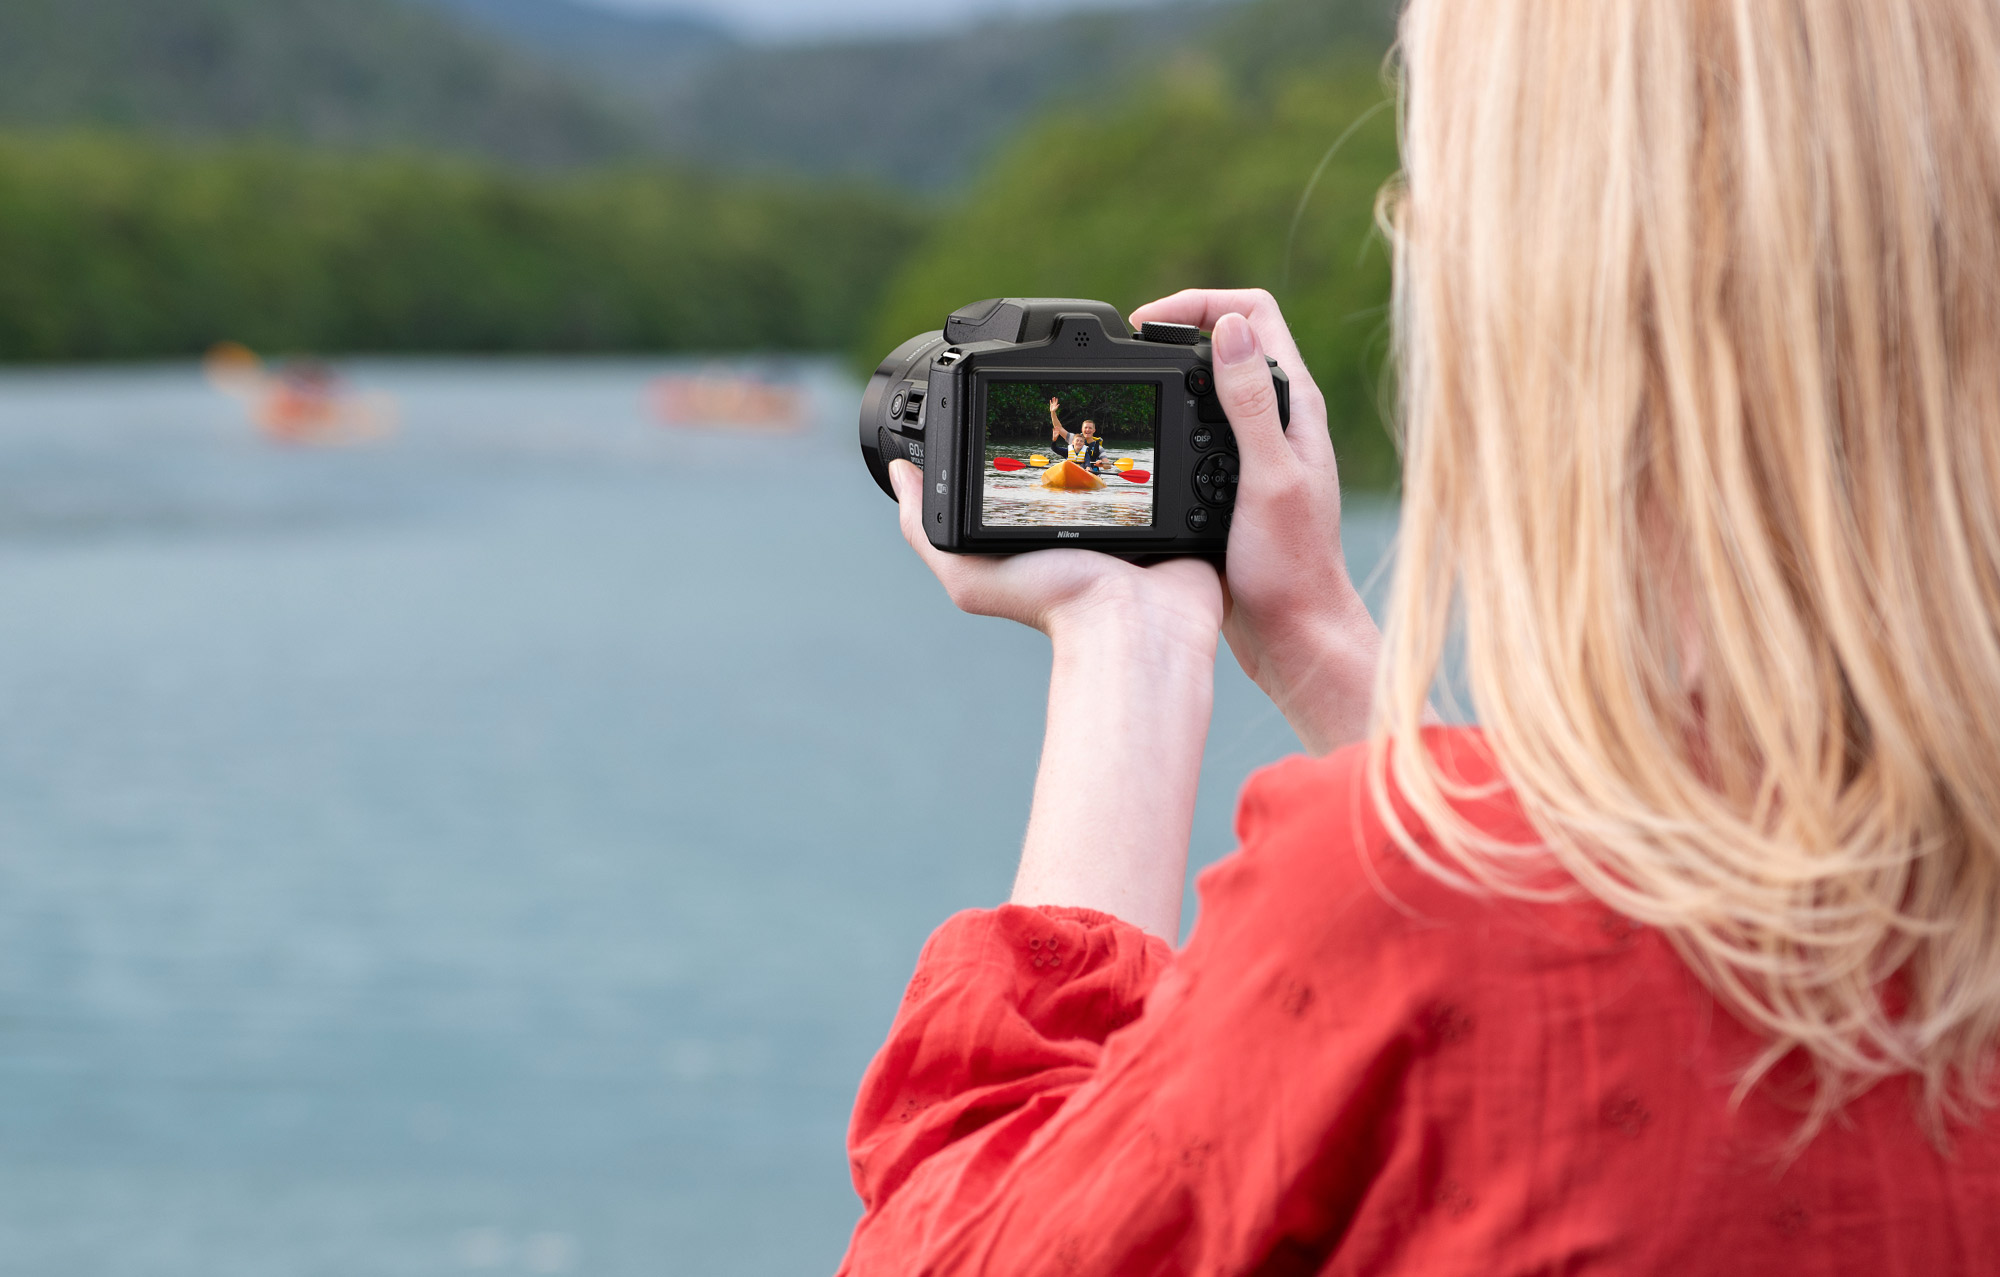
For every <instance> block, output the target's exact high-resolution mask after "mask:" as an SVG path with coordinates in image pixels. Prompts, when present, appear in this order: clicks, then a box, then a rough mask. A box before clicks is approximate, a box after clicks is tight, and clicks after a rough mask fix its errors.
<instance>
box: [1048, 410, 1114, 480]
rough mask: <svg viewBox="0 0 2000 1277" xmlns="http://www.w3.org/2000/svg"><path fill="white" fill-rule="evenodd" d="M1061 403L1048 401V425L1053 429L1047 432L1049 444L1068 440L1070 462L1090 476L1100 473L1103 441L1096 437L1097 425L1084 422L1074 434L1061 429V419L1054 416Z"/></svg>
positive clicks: (1091, 422) (1092, 422) (1102, 458)
mask: <svg viewBox="0 0 2000 1277" xmlns="http://www.w3.org/2000/svg"><path fill="white" fill-rule="evenodd" d="M1061 403H1062V400H1060V399H1051V400H1049V425H1050V426H1052V427H1054V429H1053V430H1051V431H1050V432H1049V442H1050V443H1052V444H1053V443H1057V442H1060V441H1061V440H1063V439H1068V440H1069V459H1070V461H1071V462H1072V463H1073V464H1075V465H1079V466H1082V467H1083V468H1084V469H1085V470H1088V471H1090V473H1092V474H1098V473H1101V471H1102V469H1103V466H1102V463H1103V460H1104V441H1103V440H1102V439H1099V438H1098V437H1097V423H1096V422H1094V421H1086V422H1084V423H1083V425H1082V426H1080V427H1078V428H1077V429H1076V430H1075V431H1074V432H1072V431H1069V430H1065V429H1063V423H1062V418H1061V417H1058V416H1057V415H1056V408H1057V407H1058V406H1060V405H1061Z"/></svg>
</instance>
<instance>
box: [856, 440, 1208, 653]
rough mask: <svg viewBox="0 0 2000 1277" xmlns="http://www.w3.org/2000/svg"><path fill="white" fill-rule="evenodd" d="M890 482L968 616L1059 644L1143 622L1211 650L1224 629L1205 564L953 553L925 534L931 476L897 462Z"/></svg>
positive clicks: (915, 542) (914, 538)
mask: <svg viewBox="0 0 2000 1277" xmlns="http://www.w3.org/2000/svg"><path fill="white" fill-rule="evenodd" d="M889 481H890V482H891V483H892V484H894V485H895V488H896V500H897V502H898V503H899V505H900V506H901V511H902V528H903V539H904V540H906V541H908V542H909V543H910V548H911V549H913V550H915V551H916V552H917V557H918V558H920V559H922V560H923V561H924V565H925V566H926V567H928V568H930V570H931V571H932V573H934V574H935V575H936V576H937V579H938V580H939V582H941V583H942V584H943V585H944V588H945V593H947V594H949V595H950V596H951V601H952V602H953V603H956V604H957V605H958V606H959V608H960V609H961V610H963V611H967V612H971V613H974V614H976V615H979V616H997V617H1002V618H1004V619H1006V620H1009V621H1019V622H1020V623H1021V624H1023V625H1028V626H1032V627H1034V628H1035V629H1038V630H1040V631H1041V632H1042V633H1044V634H1047V635H1049V636H1050V637H1051V638H1054V637H1056V636H1057V631H1058V630H1065V629H1069V628H1074V627H1084V626H1088V625H1091V624H1094V623H1099V622H1108V621H1117V622H1120V623H1131V622H1134V621H1143V622H1144V623H1145V625H1146V627H1147V628H1148V629H1153V628H1156V627H1164V628H1166V629H1169V630H1171V631H1173V632H1176V633H1185V635H1186V637H1188V638H1190V639H1193V640H1195V641H1197V642H1206V643H1207V644H1208V645H1209V646H1210V647H1211V648H1212V647H1213V645H1214V643H1215V638H1216V635H1217V634H1218V633H1219V632H1220V631H1221V629H1222V583H1221V581H1220V579H1219V578H1218V577H1217V576H1216V573H1215V569H1214V568H1213V567H1211V566H1210V565H1209V564H1207V563H1205V562H1203V561H1201V560H1198V559H1170V560H1168V561H1167V562H1165V563H1156V564H1154V565H1153V566H1151V567H1144V568H1141V567H1135V566H1133V565H1132V564H1130V563H1127V562H1125V561H1124V560H1122V559H1114V558H1112V557H1111V556H1110V555H1107V554H1098V553H1096V552H1094V551H1090V550H1083V549H1075V550H1071V549H1062V550H1036V551H1033V552H1032V553H1028V554H1011V555H1005V556H995V555H976V554H947V553H945V552H944V551H942V550H939V549H937V548H935V547H934V546H932V545H931V543H930V538H929V537H927V536H925V535H924V508H923V506H924V491H923V489H924V477H923V472H922V471H920V470H918V469H917V468H916V467H915V466H913V465H911V464H910V463H909V462H907V461H895V462H891V463H890V466H889Z"/></svg>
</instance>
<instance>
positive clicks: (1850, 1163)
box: [842, 731, 2000, 1277]
mask: <svg viewBox="0 0 2000 1277" xmlns="http://www.w3.org/2000/svg"><path fill="white" fill-rule="evenodd" d="M1429 744H1430V746H1431V748H1432V750H1433V751H1434V752H1435V753H1437V754H1438V755H1439V756H1440V757H1442V758H1444V759H1445V760H1446V762H1447V764H1448V765H1449V766H1451V767H1452V768H1453V769H1455V770H1456V771H1457V772H1458V773H1459V774H1461V775H1463V776H1464V777H1465V778H1466V779H1468V780H1471V781H1483V780H1494V779H1495V772H1494V768H1493V766H1492V764H1491V762H1490V760H1489V759H1488V758H1487V756H1486V754H1485V751H1484V749H1483V748H1482V746H1481V742H1480V738H1479V737H1478V735H1477V733H1474V732H1468V731H1439V732H1435V733H1432V734H1430V736H1429ZM1363 761H1364V760H1363V755H1362V753H1361V752H1360V751H1359V750H1348V751H1344V752H1342V753H1340V754H1336V755H1334V756H1333V757H1331V758H1327V759H1321V760H1311V759H1292V760H1289V761H1287V762H1284V763H1280V764H1278V765H1277V766H1275V767H1271V768H1268V769H1266V770H1265V771H1263V772H1261V773H1259V774H1258V775H1257V776H1255V777H1253V778H1252V779H1251V781H1250V783H1249V784H1248V785H1247V786H1246V787H1245V789H1244V793H1243V799H1242V804H1241V807H1240V809H1239V811H1238V815H1237V834H1238V837H1239V839H1240V841H1241V844H1242V847H1241V850H1240V851H1238V852H1237V854H1235V855H1234V856H1231V857H1230V858H1229V859H1227V860H1225V861H1223V862H1221V863H1220V864H1217V865H1215V866H1214V867H1212V868H1210V869H1209V870H1207V871H1206V872H1205V873H1203V874H1202V876H1201V882H1200V889H1201V898H1202V906H1201V915H1200V920H1199V924H1198V925H1197V926H1196V928H1195V930H1194V934H1193V937H1192V938H1191V940H1190V941H1189V943H1188V945H1187V947H1186V948H1185V949H1183V950H1182V951H1181V952H1180V953H1178V954H1176V953H1174V952H1172V951H1171V950H1170V949H1169V948H1168V947H1167V946H1166V945H1165V944H1163V943H1162V942H1161V941H1159V940H1157V939H1154V938H1151V937H1148V936H1146V935H1145V934H1143V933H1142V932H1140V931H1139V930H1138V929H1136V928H1134V927H1132V926H1129V925H1127V924H1125V923H1122V922H1119V921H1118V920H1117V919H1115V918H1112V917H1109V916H1107V915H1104V914H1099V913H1093V912H1091V911H1089V910H1084V909H1026V908H1019V907H1014V906H1008V907H1005V908H1001V909H997V910H990V911H980V912H970V913H963V914H960V915H958V916H957V917H955V918H952V919H951V920H950V921H948V922H946V923H945V924H944V926H942V927H940V928H939V929H938V931H937V933H936V934H935V935H933V936H932V937H931V940H930V943H929V944H928V945H926V946H925V949H924V952H923V956H922V957H921V958H920V959H919V961H918V964H917V971H916V975H915V977H914V978H913V979H912V980H911V981H910V986H909V991H908V993H907V994H906V995H905V996H904V999H903V1005H902V1009H901V1011H900V1012H899V1014H898V1015H897V1017H896V1022H895V1026H894V1028H893V1029H891V1031H890V1034H889V1040H888V1042H887V1043H886V1044H885V1045H884V1046H883V1048H882V1051H881V1054H880V1055H878V1056H877V1057H876V1059H875V1062H874V1063H873V1065H871V1066H870V1068H869V1070H868V1074H867V1077H866V1078H865V1080H864V1081H863V1083H862V1086H861V1094H860V1097H859V1100H858V1102H857V1103H856V1105H855V1110H854V1122H853V1129H852V1131H851V1134H850V1140H849V1148H850V1152H851V1154H852V1158H853V1169H854V1182H855V1187H856V1188H857V1189H858V1190H859V1191H860V1193H861V1198H862V1201H863V1202H864V1203H865V1205H866V1208H867V1213H866V1214H865V1216H864V1217H863V1218H862V1220H861V1223H860V1225H859V1226H858V1227H857V1228H856V1229H855V1233H854V1239H853V1243H852V1245H851V1247H850V1249H849V1251H848V1254H847V1259H846V1262H845V1264H844V1265H843V1267H842V1272H844V1273H849V1274H855V1275H857V1277H858V1275H861V1274H897V1275H898V1277H901V1275H905V1274H917V1273H934V1274H945V1273H951V1274H968V1273H981V1274H1017V1273H1018V1274H1044V1273H1047V1274H1086V1273H1118V1274H1140V1273H1176V1274H1177V1273H1216V1274H1221V1273H1232V1274H1233V1273H1266V1274H1277V1273H1383V1272H1398V1273H1423V1274H1453V1273H1465V1274H1474V1273H1476V1274H1481V1277H1501V1275H1504V1274H1513V1273H1519V1274H1526V1273H1538V1274H1550V1273H1584V1272H1590V1273H1675V1274H1683V1273H1702V1274H1716V1273H1746V1274H1747V1273H1755V1274H1760V1275H1761V1274H1768V1273H1779V1272H1782V1273H1814V1274H1819V1273H1857V1274H1858V1273H1867V1274H1894V1273H1908V1274H1924V1275H1926V1277H1928V1275H1931V1274H1939V1273H1965V1272H1982V1271H1983V1272H2000V1121H1994V1120H1991V1119H1989V1120H1986V1121H1985V1122H1983V1123H1982V1124H1980V1125H1978V1126H1974V1127H1964V1126H1960V1127H1956V1128H1954V1130H1953V1131H1952V1133H1951V1140H1950V1145H1949V1148H1948V1150H1947V1151H1942V1152H1941V1151H1939V1150H1938V1149H1937V1148H1935V1147H1933V1146H1932V1144H1931V1143H1929V1142H1928V1141H1927V1140H1926V1138H1925V1136H1924V1135H1923V1133H1922V1131H1921V1128H1920V1127H1919V1125H1918V1123H1917V1120H1916V1098H1915V1094H1916V1088H1915V1087H1914V1086H1913V1085H1910V1084H1908V1083H1906V1082H1903V1081H1898V1082H1894V1083H1886V1084H1883V1085H1879V1086H1877V1087H1875V1088H1874V1089H1872V1090H1871V1091H1869V1092H1868V1093H1867V1094H1866V1095H1864V1096H1862V1097H1861V1098H1859V1099H1858V1100H1856V1101H1854V1102H1853V1103H1852V1104H1850V1105H1849V1106H1848V1107H1847V1108H1846V1109H1845V1110H1843V1112H1842V1114H1841V1116H1840V1117H1839V1118H1838V1119H1836V1121H1835V1122H1833V1123H1832V1124H1830V1125H1829V1126H1828V1127H1827V1128H1826V1129H1825V1130H1824V1131H1823V1132H1821V1133H1820V1134H1819V1135H1818V1136H1817V1137H1816V1138H1815V1139H1814V1140H1813V1141H1812V1142H1811V1144H1810V1145H1808V1146H1807V1148H1806V1149H1805V1151H1804V1152H1803V1153H1802V1154H1799V1155H1798V1156H1796V1157H1792V1158H1788V1157H1787V1154H1786V1147H1785V1146H1786V1141H1787V1140H1788V1139H1789V1138H1790V1137H1792V1136H1793V1135H1794V1134H1795V1133H1796V1131H1797V1129H1798V1123H1799V1109H1798V1107H1797V1104H1796V1101H1797V1099H1798V1098H1799V1092H1798V1090H1797V1087H1796V1085H1792V1086H1788V1085H1787V1079H1786V1077H1785V1076H1783V1075H1782V1074H1781V1075H1780V1076H1779V1077H1778V1078H1777V1079H1776V1080H1767V1081H1766V1082H1765V1083H1763V1084H1761V1085H1760V1086H1759V1087H1758V1088H1757V1090H1756V1091H1754V1092H1753V1093H1752V1095H1751V1096H1750V1098H1749V1099H1747V1100H1746V1101H1745V1102H1744V1103H1743V1104H1742V1105H1741V1106H1740V1107H1732V1106H1731V1104H1730V1101H1729V1095H1730V1088H1731V1086H1732V1084H1733V1083H1734V1081H1735V1080H1736V1079H1737V1078H1738V1077H1739V1076H1740V1074H1741V1070H1742V1068H1743V1066H1744V1065H1745V1064H1746V1063H1747V1062H1748V1061H1749V1060H1750V1059H1751V1057H1752V1056H1753V1055H1754V1054H1755V1052H1756V1049H1757V1040H1756V1039H1755V1037H1753V1035H1752V1034H1751V1033H1750V1032H1749V1031H1748V1030H1746V1029H1745V1028H1744V1027H1743V1026H1741V1025H1740V1024H1739V1023H1737V1021H1736V1020H1734V1019H1733V1018H1732V1017H1731V1016H1730V1015H1728V1014H1727V1013H1724V1012H1722V1011H1721V1010H1720V1009H1719V1008H1718V1006H1717V1004H1716V1003H1715V1001H1714V1000H1713V999H1712V998H1711V997H1710V996H1709V995H1708V993H1707V992H1706V991H1705V990H1704V989H1703V988H1702V986H1701V985H1700V984H1699V983H1698V982H1697V981H1696V980H1695V979H1694V977H1693V976H1692V975H1691V974H1690V973H1689V971H1688V969H1687V967H1686V965H1685V964H1684V963H1683V962H1682V961H1681V960H1680V958H1679V957H1677V956H1676V954H1675V953H1674V951H1673V949H1672V948H1671V947H1670V946H1669V945H1668V944H1667V943H1666V941H1665V940H1664V939H1663V938H1662V937H1661V936H1660V935H1658V934H1657V933H1655V932H1652V931H1650V930H1645V929H1642V928H1639V927H1637V926H1635V925H1633V924H1632V923H1630V922H1628V921H1627V920H1626V919H1624V918H1622V917H1620V916H1618V915H1616V914H1614V913H1612V912H1610V911H1609V910H1607V909H1606V908H1605V907H1604V906H1603V905H1601V904H1598V903H1596V902H1595V901H1593V900H1590V899H1588V898H1585V899H1581V900H1578V901H1576V902H1573V903H1565V904H1560V905H1531V904H1525V903H1520V902H1514V901H1506V900H1493V899H1486V898H1479V897H1474V896H1471V895H1467V894H1464V893H1461V892H1458V891H1455V890H1452V889H1450V888H1448V887H1446V886H1444V885H1442V884H1440V883H1438V882H1437V881H1436V880H1435V879H1434V878H1431V877H1429V876H1428V875H1426V874H1424V873H1423V872H1421V871H1420V870H1418V869H1417V868H1416V867H1415V866H1413V865H1412V864H1410V863H1409V862H1408V860H1407V858H1406V857H1404V856H1403V855H1402V853H1401V852H1400V851H1399V850H1398V849H1397V848H1395V846H1394V844H1393V843H1391V842H1390V840H1389V839H1388V837H1387V835H1386V834H1385V832H1384V830H1383V827H1382V824H1381V822H1380V821H1379V820H1378V819H1377V818H1376V816H1375V813H1374V810H1373V806H1372V804H1371V802H1370V801H1369V799H1368V795H1367V790H1366V782H1365V779H1364V777H1363ZM1468 812H1469V814H1471V815H1472V816H1473V817H1474V818H1475V819H1476V821H1477V822H1478V823H1479V825H1480V826H1481V827H1482V828H1485V829H1487V830H1489V831H1491V832H1493V833H1496V834H1499V835H1500V836H1502V837H1508V838H1513V839H1517V840H1520V839H1525V838H1526V837H1527V836H1528V832H1527V828H1526V826H1525V823H1524V822H1523V820H1522V818H1521V816H1520V814H1519V811H1518V809H1517V808H1516V807H1514V806H1513V805H1512V804H1511V802H1510V801H1509V800H1508V799H1507V798H1506V796H1505V793H1504V790H1502V791H1500V792H1499V793H1498V795H1497V796H1496V797H1494V798H1492V799H1491V800H1489V801H1484V802H1481V803H1478V804H1474V805H1472V806H1471V807H1469V808H1468ZM1797 1076H1798V1075H1797V1074H1796V1073H1794V1074H1792V1075H1791V1079H1792V1081H1793V1082H1794V1083H1795V1082H1796V1079H1797Z"/></svg>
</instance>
